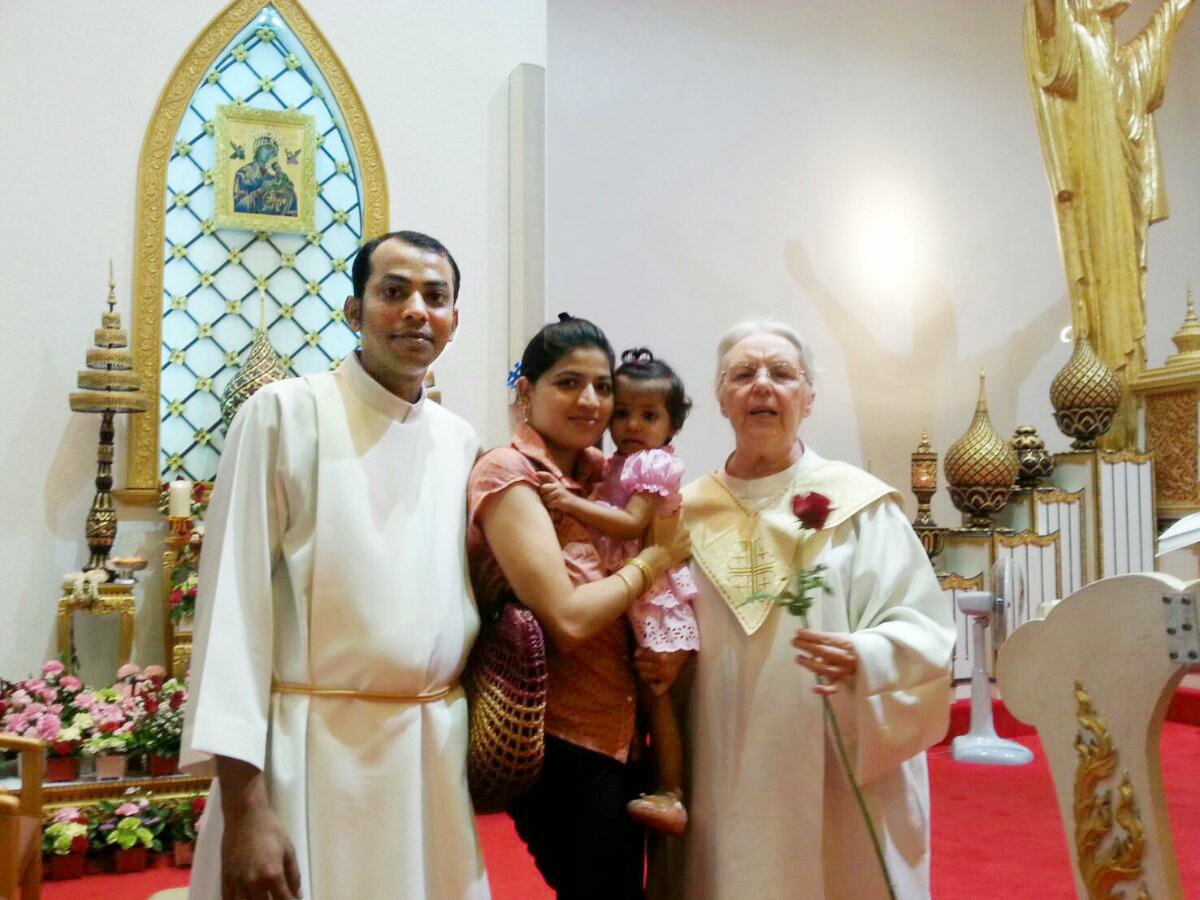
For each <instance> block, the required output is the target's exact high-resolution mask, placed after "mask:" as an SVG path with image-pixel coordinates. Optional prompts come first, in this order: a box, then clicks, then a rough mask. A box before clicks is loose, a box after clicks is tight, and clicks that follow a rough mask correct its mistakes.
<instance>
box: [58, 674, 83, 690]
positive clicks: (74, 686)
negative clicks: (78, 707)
mask: <svg viewBox="0 0 1200 900" xmlns="http://www.w3.org/2000/svg"><path fill="white" fill-rule="evenodd" d="M58 685H59V687H61V688H63V689H64V690H68V691H78V690H82V688H83V682H82V681H80V680H79V679H78V678H76V677H75V676H74V675H64V676H63V677H62V679H61V680H60V681H59V682H58Z"/></svg>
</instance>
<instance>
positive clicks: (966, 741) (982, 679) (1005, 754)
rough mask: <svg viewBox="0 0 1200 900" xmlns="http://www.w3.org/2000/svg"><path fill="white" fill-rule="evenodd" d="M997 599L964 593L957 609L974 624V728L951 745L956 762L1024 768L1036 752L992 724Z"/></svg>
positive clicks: (972, 703)
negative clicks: (991, 650)
mask: <svg viewBox="0 0 1200 900" xmlns="http://www.w3.org/2000/svg"><path fill="white" fill-rule="evenodd" d="M994 603H995V598H994V597H993V595H992V594H989V593H987V592H986V591H963V592H962V593H961V594H959V595H958V608H959V609H961V610H962V611H963V612H964V613H966V614H967V615H968V616H970V617H971V618H972V619H973V620H974V622H973V624H974V629H973V632H974V633H973V634H972V643H973V644H974V648H973V652H974V656H975V659H974V664H973V666H972V669H971V728H970V730H969V731H968V732H967V733H966V734H960V735H959V736H958V737H956V738H955V739H954V742H953V743H952V744H951V745H950V755H951V756H953V757H954V761H955V762H964V763H984V764H987V765H993V766H1021V765H1025V764H1026V763H1028V762H1031V761H1032V760H1033V751H1032V750H1030V749H1029V748H1028V747H1025V746H1022V745H1021V744H1018V743H1017V742H1016V741H1009V740H1005V739H1004V738H1002V737H999V736H997V734H996V728H995V726H994V725H993V724H992V693H991V689H990V685H989V683H988V673H987V627H988V625H989V624H990V620H991V616H992V608H993V605H994Z"/></svg>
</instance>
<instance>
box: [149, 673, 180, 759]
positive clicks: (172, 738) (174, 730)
mask: <svg viewBox="0 0 1200 900" xmlns="http://www.w3.org/2000/svg"><path fill="white" fill-rule="evenodd" d="M186 702H187V687H186V685H184V683H183V682H182V681H180V680H178V679H176V678H169V679H167V680H166V681H164V682H162V684H161V685H160V686H159V687H158V688H157V689H156V690H155V692H154V694H153V695H152V696H146V697H145V698H144V703H145V706H146V712H147V715H146V716H145V718H143V719H142V721H141V723H140V724H139V726H138V746H139V747H141V748H142V749H144V750H145V751H146V752H147V753H152V754H154V755H156V756H178V755H179V745H180V742H181V740H182V738H183V705H184V703H186Z"/></svg>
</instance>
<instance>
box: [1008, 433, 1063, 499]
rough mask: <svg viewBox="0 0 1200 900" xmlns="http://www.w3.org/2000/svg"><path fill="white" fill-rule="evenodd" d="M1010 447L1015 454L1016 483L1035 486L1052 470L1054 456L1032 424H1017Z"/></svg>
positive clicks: (1025, 486)
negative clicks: (1016, 467)
mask: <svg viewBox="0 0 1200 900" xmlns="http://www.w3.org/2000/svg"><path fill="white" fill-rule="evenodd" d="M1011 444H1012V448H1013V450H1014V451H1015V452H1016V454H1017V466H1018V470H1017V484H1018V485H1020V486H1021V487H1023V488H1035V487H1037V486H1038V485H1039V484H1041V482H1042V480H1043V479H1046V478H1049V477H1050V473H1051V472H1053V471H1054V457H1053V456H1051V455H1050V453H1049V452H1048V451H1047V450H1046V442H1045V441H1043V440H1042V437H1041V435H1039V434H1038V433H1037V428H1035V427H1034V426H1033V425H1018V426H1017V430H1016V431H1015V432H1013V437H1012V441H1011Z"/></svg>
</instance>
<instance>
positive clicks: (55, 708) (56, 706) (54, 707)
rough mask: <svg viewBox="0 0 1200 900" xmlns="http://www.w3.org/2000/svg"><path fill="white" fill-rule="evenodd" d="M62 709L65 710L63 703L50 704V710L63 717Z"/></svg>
mask: <svg viewBox="0 0 1200 900" xmlns="http://www.w3.org/2000/svg"><path fill="white" fill-rule="evenodd" d="M62 711H63V705H62V704H61V703H51V704H50V712H52V713H54V714H55V715H56V716H60V717H61V716H62Z"/></svg>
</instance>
